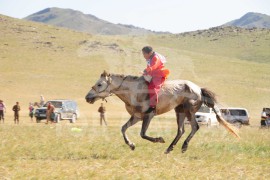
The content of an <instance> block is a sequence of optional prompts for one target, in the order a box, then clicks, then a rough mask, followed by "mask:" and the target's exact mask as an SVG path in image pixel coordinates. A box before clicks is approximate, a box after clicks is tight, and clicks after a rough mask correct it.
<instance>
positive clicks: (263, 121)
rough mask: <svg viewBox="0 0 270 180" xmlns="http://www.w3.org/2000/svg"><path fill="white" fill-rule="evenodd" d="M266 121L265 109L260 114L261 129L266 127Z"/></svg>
mask: <svg viewBox="0 0 270 180" xmlns="http://www.w3.org/2000/svg"><path fill="white" fill-rule="evenodd" d="M266 121H267V114H266V108H263V110H262V113H261V127H265V126H266Z"/></svg>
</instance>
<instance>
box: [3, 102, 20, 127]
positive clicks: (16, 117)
mask: <svg viewBox="0 0 270 180" xmlns="http://www.w3.org/2000/svg"><path fill="white" fill-rule="evenodd" d="M20 110H21V107H20V104H19V102H16V104H15V105H14V106H13V107H12V111H14V123H15V124H19V112H20ZM6 111H7V108H6V105H5V103H4V101H3V100H0V123H5V113H6Z"/></svg>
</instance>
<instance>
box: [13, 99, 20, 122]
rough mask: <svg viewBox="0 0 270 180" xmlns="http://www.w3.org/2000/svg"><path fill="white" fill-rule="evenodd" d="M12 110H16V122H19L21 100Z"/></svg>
mask: <svg viewBox="0 0 270 180" xmlns="http://www.w3.org/2000/svg"><path fill="white" fill-rule="evenodd" d="M12 110H13V111H14V123H15V124H19V111H20V110H21V107H20V105H19V102H16V105H14V106H13V108H12Z"/></svg>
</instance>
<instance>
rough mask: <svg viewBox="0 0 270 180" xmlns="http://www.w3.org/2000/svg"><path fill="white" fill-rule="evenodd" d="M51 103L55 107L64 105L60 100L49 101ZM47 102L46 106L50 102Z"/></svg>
mask: <svg viewBox="0 0 270 180" xmlns="http://www.w3.org/2000/svg"><path fill="white" fill-rule="evenodd" d="M49 102H50V103H52V105H53V106H54V107H55V108H61V107H62V102H59V101H49ZM49 102H47V103H46V104H45V105H44V107H47V106H48V103H49Z"/></svg>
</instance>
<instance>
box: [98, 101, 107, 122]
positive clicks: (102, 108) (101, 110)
mask: <svg viewBox="0 0 270 180" xmlns="http://www.w3.org/2000/svg"><path fill="white" fill-rule="evenodd" d="M98 112H99V113H100V125H101V126H102V120H103V121H104V123H105V125H106V126H107V122H106V120H105V112H106V108H105V107H104V106H103V103H101V106H100V107H99V108H98Z"/></svg>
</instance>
